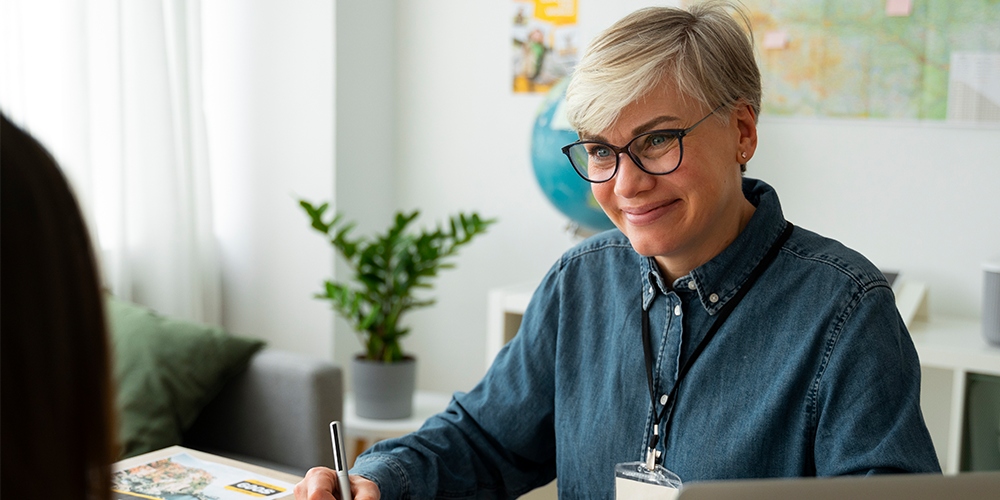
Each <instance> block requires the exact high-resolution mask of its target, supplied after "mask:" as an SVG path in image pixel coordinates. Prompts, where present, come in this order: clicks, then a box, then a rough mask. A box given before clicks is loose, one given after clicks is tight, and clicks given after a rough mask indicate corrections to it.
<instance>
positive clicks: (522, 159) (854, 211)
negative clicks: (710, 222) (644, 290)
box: [396, 0, 1000, 391]
mask: <svg viewBox="0 0 1000 500" xmlns="http://www.w3.org/2000/svg"><path fill="white" fill-rule="evenodd" d="M666 3H672V2H666ZM646 4H649V2H597V1H587V0H581V2H580V26H581V34H582V35H583V37H582V39H583V40H589V39H590V38H591V37H592V36H593V35H594V34H596V33H597V32H598V31H599V30H600V29H603V28H604V27H606V26H607V25H609V24H610V23H611V22H613V21H614V20H616V19H618V18H619V17H621V16H622V15H624V14H626V13H628V12H630V11H632V10H634V8H636V7H639V6H642V5H646ZM508 10H509V3H508V2H504V1H501V2H467V1H462V0H449V1H435V2H421V1H418V0H409V1H406V0H401V1H399V2H398V12H397V21H396V22H397V26H398V32H397V36H398V41H397V55H396V57H397V74H396V78H397V85H398V88H397V99H398V116H397V123H398V125H397V127H398V128H397V163H396V176H397V179H396V191H397V195H398V199H399V205H400V206H401V207H403V208H410V207H419V208H421V209H423V210H424V211H425V213H426V214H427V215H431V216H433V217H434V218H439V217H443V216H445V215H446V214H449V213H452V212H454V211H456V210H459V209H464V210H479V211H481V212H482V213H483V214H484V215H488V216H493V217H498V218H499V219H500V222H499V223H498V224H497V225H496V226H494V227H493V228H492V229H491V231H490V233H489V234H488V235H486V236H485V237H483V239H481V240H479V241H476V242H474V243H473V244H472V245H471V246H470V247H468V248H467V249H466V251H464V253H463V254H462V255H461V256H459V259H458V260H457V263H458V267H457V269H455V270H452V271H447V272H445V273H444V274H443V275H442V276H441V279H440V281H439V286H438V287H437V288H436V289H435V294H436V295H437V297H438V299H439V302H438V304H437V305H436V306H435V307H433V308H431V309H428V310H424V311H421V312H418V313H415V314H413V315H412V316H410V317H409V321H410V324H411V325H412V326H413V333H412V334H411V337H410V338H409V339H408V340H407V341H406V342H405V343H404V348H406V349H408V350H410V351H412V352H414V353H416V355H417V356H419V357H420V359H421V360H422V361H421V364H420V368H419V373H418V376H419V378H418V386H419V387H422V388H426V389H435V390H445V391H451V390H466V389H468V388H470V387H472V385H474V383H475V382H476V381H477V380H478V378H479V377H480V376H481V375H482V373H483V371H484V369H485V367H484V366H483V365H482V361H481V360H482V358H483V356H484V354H483V353H484V349H485V347H484V341H483V337H484V336H485V331H486V296H487V291H488V290H489V289H490V288H492V287H496V286H503V285H508V284H513V283H519V282H523V281H532V280H537V279H539V278H540V276H541V275H542V274H544V272H545V271H546V270H547V269H548V267H549V266H550V265H551V264H552V263H553V262H554V260H555V259H556V258H557V257H558V255H559V254H560V253H561V252H562V251H563V250H564V249H566V248H567V247H568V246H569V245H571V244H572V241H571V239H570V238H569V237H568V236H567V235H565V233H564V232H563V227H564V225H565V223H566V219H565V218H563V217H562V216H561V215H560V214H559V213H558V212H556V211H555V209H553V208H552V207H551V206H550V205H549V203H548V201H547V200H546V199H545V198H544V196H543V195H542V194H541V192H540V191H539V190H538V188H537V186H536V182H535V180H534V177H533V174H532V171H531V165H530V160H529V156H528V148H529V141H530V137H529V133H530V130H531V125H532V123H533V116H534V113H535V110H536V108H537V106H538V105H539V104H540V102H541V98H540V97H537V96H523V95H522V96H515V95H512V94H511V92H510V89H509V87H510V85H509V78H510V71H511V70H510V67H509V47H508V38H509V30H510V19H508V17H509V13H508ZM760 135H761V146H760V149H759V151H758V154H757V156H756V157H755V158H754V160H753V161H752V162H751V164H750V166H749V168H750V175H751V176H757V177H760V178H763V179H764V180H766V181H768V182H771V183H772V184H773V185H774V186H775V187H776V188H777V189H778V191H779V194H780V195H781V199H782V200H783V203H784V205H785V211H786V216H787V217H788V218H789V219H790V220H792V221H793V222H795V223H797V224H799V225H801V226H804V227H807V228H811V229H814V230H817V231H819V232H821V233H825V234H827V235H829V236H832V237H835V238H838V239H840V240H842V241H843V242H845V243H847V244H848V245H851V246H854V247H855V248H857V249H858V250H860V251H862V252H863V253H865V254H867V255H868V256H869V257H870V258H871V259H872V260H873V261H875V262H876V263H877V264H879V265H881V266H884V267H887V268H890V267H894V268H899V269H902V270H903V271H904V272H905V273H906V274H907V275H908V276H910V278H911V279H919V280H923V281H925V282H927V283H928V284H929V285H930V295H931V307H932V313H935V314H954V315H964V316H974V315H976V314H978V310H979V289H980V287H981V279H980V277H979V272H978V265H979V262H980V261H981V260H983V259H984V258H986V257H987V256H989V255H1000V222H998V221H1000V168H997V167H998V166H1000V165H997V163H998V162H997V160H996V155H995V154H993V153H991V152H990V151H989V149H988V148H995V147H996V145H997V144H1000V129H997V128H993V129H974V128H960V127H952V126H947V125H941V124H920V123H917V124H909V123H879V122H867V121H865V122H858V121H842V120H841V121H838V120H825V121H820V120H811V121H803V120H780V119H768V118H767V117H765V118H764V119H762V123H761V126H760Z"/></svg>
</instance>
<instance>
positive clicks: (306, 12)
mask: <svg viewBox="0 0 1000 500" xmlns="http://www.w3.org/2000/svg"><path fill="white" fill-rule="evenodd" d="M203 5H204V13H203V19H202V21H203V25H204V30H203V31H204V40H203V41H204V74H205V80H206V89H205V98H206V114H207V117H208V120H209V122H208V133H209V137H210V145H211V150H210V153H209V154H210V161H211V163H212V168H213V174H214V176H213V179H212V183H213V198H214V200H213V202H214V205H215V206H214V210H215V227H216V230H217V234H218V237H219V247H220V250H221V253H222V262H223V300H224V303H223V310H224V311H223V316H224V317H223V322H224V325H225V326H226V327H227V328H228V329H229V330H231V331H232V332H234V333H239V334H244V335H251V336H256V337H260V338H264V339H266V340H268V341H269V343H270V345H271V346H272V347H277V348H282V349H289V350H293V351H299V352H303V353H307V354H313V355H316V356H319V357H324V358H328V357H329V356H330V352H331V349H332V346H331V345H332V337H331V331H332V328H333V326H332V323H333V317H332V314H331V313H330V311H329V309H328V308H327V307H326V306H325V305H324V304H323V303H321V302H319V301H317V300H315V299H313V298H312V294H313V293H315V292H317V291H319V290H320V288H321V284H322V281H323V279H324V278H327V277H329V276H330V275H331V273H332V272H333V256H332V254H331V253H330V249H329V247H328V245H327V244H326V243H325V242H324V241H323V239H322V238H321V237H320V236H319V235H318V234H316V233H313V232H312V231H311V230H309V225H308V222H307V219H306V216H305V215H304V214H303V213H302V211H301V209H299V208H298V204H297V202H296V199H295V197H296V196H303V197H307V198H310V199H314V200H318V199H330V198H331V197H332V195H333V185H334V180H333V164H334V162H333V158H334V142H333V139H334V120H333V117H334V114H335V109H334V100H333V99H334V80H333V57H334V55H333V50H334V40H333V29H334V12H333V2H330V1H327V0H281V1H278V0H270V1H269V0H212V1H209V2H204V3H203Z"/></svg>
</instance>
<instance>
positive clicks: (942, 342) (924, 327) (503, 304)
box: [486, 283, 1000, 474]
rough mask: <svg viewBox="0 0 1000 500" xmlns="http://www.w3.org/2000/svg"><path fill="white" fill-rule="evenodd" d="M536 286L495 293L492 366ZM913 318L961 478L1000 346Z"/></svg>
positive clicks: (924, 403)
mask: <svg viewBox="0 0 1000 500" xmlns="http://www.w3.org/2000/svg"><path fill="white" fill-rule="evenodd" d="M535 286H536V284H535V283H523V284H518V285H511V286H506V287H501V288H495V289H493V290H490V292H489V306H488V308H489V309H488V314H487V317H488V321H489V324H488V326H487V335H488V338H487V339H486V366H487V367H488V366H489V365H490V364H492V363H493V358H495V357H496V355H497V353H499V352H500V349H501V348H503V346H504V344H506V343H507V342H508V341H510V339H512V338H514V336H515V335H516V334H517V329H518V327H519V326H520V325H521V316H522V315H523V314H524V310H525V309H526V308H527V306H528V301H529V300H530V299H531V294H532V292H533V291H534V289H535ZM914 309H915V308H914ZM921 312H922V311H921ZM913 316H915V317H916V319H915V320H913V322H912V324H911V325H910V327H909V329H910V335H911V337H912V338H913V343H914V344H915V345H916V348H917V353H918V355H919V356H920V365H921V372H922V379H921V382H922V383H921V388H920V406H921V409H922V410H923V413H924V419H925V420H926V421H927V428H928V430H929V431H930V433H931V438H932V439H933V440H934V447H935V450H936V451H937V454H938V459H939V460H940V461H941V468H942V469H943V470H944V472H945V473H947V474H956V473H958V471H959V467H960V465H961V464H960V462H961V453H962V433H963V431H964V427H963V426H964V423H965V409H966V387H967V380H968V375H969V374H970V373H981V374H986V375H996V376H1000V347H996V346H992V345H990V344H988V343H987V342H986V340H985V339H984V338H983V336H982V334H981V331H980V328H981V326H980V323H979V322H978V321H974V320H967V319H957V318H947V317H935V318H932V319H930V320H926V319H925V316H924V314H921V313H917V314H913ZM913 316H911V317H913Z"/></svg>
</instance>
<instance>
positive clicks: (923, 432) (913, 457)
mask: <svg viewBox="0 0 1000 500" xmlns="http://www.w3.org/2000/svg"><path fill="white" fill-rule="evenodd" d="M827 349H828V353H829V355H828V361H827V365H826V367H825V369H824V370H823V371H822V372H821V374H820V376H819V379H818V384H817V390H816V392H815V413H814V415H815V419H816V422H815V429H816V437H815V463H816V473H817V475H820V476H831V475H840V474H874V473H884V472H895V473H899V472H940V470H941V468H940V465H939V464H938V459H937V454H936V453H935V451H934V445H933V443H932V441H931V438H930V434H929V433H928V431H927V427H926V425H925V424H924V419H923V415H922V413H921V410H920V363H919V360H918V358H917V352H916V349H915V348H914V346H913V341H912V340H911V339H910V334H909V332H908V331H907V330H906V326H905V325H904V324H903V320H902V318H900V316H899V313H898V311H897V310H896V304H895V299H894V298H893V294H892V291H891V289H889V287H888V286H885V285H884V284H874V285H870V286H868V287H867V288H863V289H862V290H860V291H859V292H858V293H857V296H856V297H855V300H853V301H851V302H850V303H849V305H848V307H847V309H846V310H845V311H843V313H842V314H841V316H840V318H839V323H838V324H837V325H835V326H834V330H833V334H832V335H831V337H830V339H829V343H828V347H827Z"/></svg>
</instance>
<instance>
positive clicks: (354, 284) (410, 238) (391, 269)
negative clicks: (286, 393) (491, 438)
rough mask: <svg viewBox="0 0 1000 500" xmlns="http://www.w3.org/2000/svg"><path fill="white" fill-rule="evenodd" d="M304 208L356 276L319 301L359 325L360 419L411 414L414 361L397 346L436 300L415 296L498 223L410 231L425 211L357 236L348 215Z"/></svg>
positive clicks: (355, 384)
mask: <svg viewBox="0 0 1000 500" xmlns="http://www.w3.org/2000/svg"><path fill="white" fill-rule="evenodd" d="M299 205H301V206H302V208H303V210H305V212H306V214H307V215H308V216H309V219H310V222H311V224H312V228H313V229H315V230H316V231H319V232H320V233H323V235H324V236H325V237H326V238H327V239H328V240H329V241H330V244H331V245H333V247H334V248H335V249H336V250H337V253H338V254H339V255H340V256H341V257H342V258H343V259H344V260H345V261H346V262H347V264H348V265H350V267H351V269H352V271H353V276H352V277H351V280H350V282H347V281H333V280H327V281H326V282H325V285H324V290H323V291H322V292H321V293H318V294H316V295H315V297H316V298H319V299H323V300H329V301H330V302H331V304H332V307H333V309H334V310H335V311H337V313H339V314H340V315H341V316H343V317H344V318H345V319H347V321H348V322H350V323H351V325H352V326H353V327H354V330H355V331H356V332H357V333H358V334H359V336H360V338H361V343H362V345H363V346H364V348H365V351H364V352H363V353H361V354H358V355H357V356H356V357H355V358H354V359H353V360H352V364H351V370H352V390H353V392H354V397H355V402H356V405H357V413H358V416H361V417H367V418H383V419H391V418H405V417H409V416H410V415H411V413H412V410H413V390H414V387H415V374H416V360H415V358H414V357H413V356H410V355H407V354H406V353H404V352H403V349H402V347H401V346H400V344H399V341H400V339H401V338H402V337H403V336H405V335H406V334H407V333H409V331H410V329H409V328H407V327H404V326H403V325H402V323H401V319H402V317H403V315H404V314H405V313H406V312H408V311H411V310H413V309H416V308H419V307H427V306H430V305H432V304H434V299H432V298H427V297H418V296H417V295H416V293H415V292H417V290H419V289H430V288H432V280H433V278H434V277H435V276H437V274H438V272H439V271H440V270H442V269H449V268H452V267H454V264H452V263H450V262H448V261H447V259H448V257H452V256H454V255H455V254H456V253H457V252H458V249H459V248H461V247H462V246H464V245H466V244H468V243H469V242H471V241H472V239H473V238H475V237H476V236H477V235H480V234H482V233H484V232H485V231H486V228H487V227H488V226H489V225H490V224H493V223H494V222H496V221H495V219H482V218H481V217H480V216H479V214H477V213H472V214H468V215H467V214H464V213H459V214H458V215H456V216H452V217H450V218H449V219H448V223H447V224H446V225H444V226H443V227H442V226H441V225H438V226H437V227H436V228H435V229H434V230H426V229H421V230H420V231H418V232H412V231H409V230H408V229H409V226H410V224H411V223H412V222H413V221H414V220H415V219H416V218H417V217H418V216H419V215H420V212H419V211H413V212H410V213H403V212H397V213H396V216H395V220H394V222H393V224H392V225H391V226H390V227H389V228H388V229H387V230H386V231H385V232H384V233H382V234H377V235H374V236H372V237H363V236H360V237H353V236H351V230H352V229H353V228H354V226H355V224H354V223H353V222H348V221H345V220H344V218H343V215H342V214H331V215H328V214H327V213H326V212H327V209H328V208H329V204H328V203H323V204H322V205H319V206H314V205H313V204H312V203H310V202H308V201H306V200H299Z"/></svg>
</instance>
